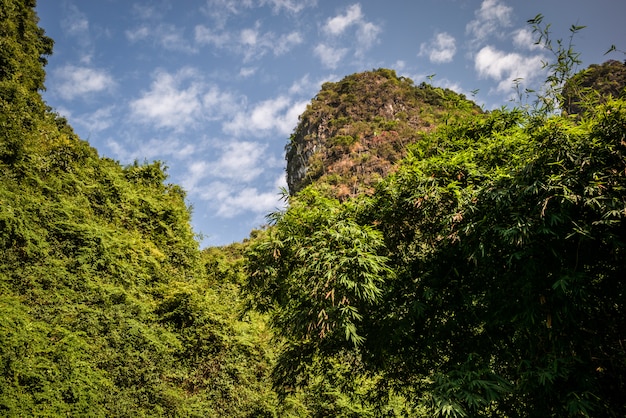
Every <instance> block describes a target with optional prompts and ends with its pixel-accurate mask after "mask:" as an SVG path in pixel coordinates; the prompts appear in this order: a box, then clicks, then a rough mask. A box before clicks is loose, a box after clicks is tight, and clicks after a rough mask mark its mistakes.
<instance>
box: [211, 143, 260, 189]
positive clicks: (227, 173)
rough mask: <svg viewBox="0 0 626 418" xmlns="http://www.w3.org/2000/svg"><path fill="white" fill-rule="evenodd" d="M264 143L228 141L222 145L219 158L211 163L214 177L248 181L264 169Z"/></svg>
mask: <svg viewBox="0 0 626 418" xmlns="http://www.w3.org/2000/svg"><path fill="white" fill-rule="evenodd" d="M266 149H267V145H266V144H261V143H258V142H250V141H239V142H229V143H227V144H225V145H224V146H223V152H222V154H221V155H220V157H219V159H218V160H217V161H216V162H215V163H213V164H211V170H210V171H211V173H212V174H213V175H214V176H215V177H221V178H227V179H233V180H237V181H239V182H248V181H251V180H253V179H254V178H256V177H258V176H259V175H260V174H261V173H262V172H263V170H264V168H263V165H264V164H263V163H264V161H263V158H264V153H265V150H266Z"/></svg>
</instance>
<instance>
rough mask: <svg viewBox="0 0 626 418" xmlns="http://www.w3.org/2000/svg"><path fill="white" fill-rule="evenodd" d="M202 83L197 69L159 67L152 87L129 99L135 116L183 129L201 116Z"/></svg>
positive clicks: (161, 125) (157, 123)
mask: <svg viewBox="0 0 626 418" xmlns="http://www.w3.org/2000/svg"><path fill="white" fill-rule="evenodd" d="M201 95H202V85H201V83H200V82H199V80H198V77H197V75H196V71H195V70H194V69H192V68H183V69H182V70H180V71H178V72H176V73H173V74H172V73H168V72H165V71H157V72H156V75H155V77H154V81H153V82H152V86H151V88H150V90H148V91H146V92H144V93H143V94H142V95H141V97H140V98H138V99H136V100H133V101H131V102H130V110H131V113H132V117H133V118H137V119H138V120H140V121H141V122H144V123H150V124H154V125H156V126H157V127H161V128H170V129H174V130H177V131H183V130H185V129H187V128H188V127H189V126H193V125H195V123H196V120H197V119H198V118H199V117H200V116H201V114H202V113H201V111H202V99H201Z"/></svg>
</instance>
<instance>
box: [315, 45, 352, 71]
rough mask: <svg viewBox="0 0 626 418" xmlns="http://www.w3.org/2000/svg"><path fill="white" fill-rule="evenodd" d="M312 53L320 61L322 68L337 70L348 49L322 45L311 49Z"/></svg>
mask: <svg viewBox="0 0 626 418" xmlns="http://www.w3.org/2000/svg"><path fill="white" fill-rule="evenodd" d="M313 53H314V54H315V55H316V56H317V57H318V58H319V59H320V61H322V65H324V67H327V68H337V66H338V65H339V63H340V62H341V60H342V59H343V57H345V56H346V54H347V53H348V48H336V47H333V46H330V45H326V44H323V43H322V44H318V45H317V46H316V47H315V48H314V49H313Z"/></svg>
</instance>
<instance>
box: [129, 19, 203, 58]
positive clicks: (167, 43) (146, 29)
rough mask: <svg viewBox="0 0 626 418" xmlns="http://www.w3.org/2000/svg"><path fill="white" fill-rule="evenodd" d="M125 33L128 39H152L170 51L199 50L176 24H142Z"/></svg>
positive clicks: (190, 51)
mask: <svg viewBox="0 0 626 418" xmlns="http://www.w3.org/2000/svg"><path fill="white" fill-rule="evenodd" d="M125 34H126V39H128V40H129V41H130V42H138V41H145V40H152V41H153V42H154V43H155V44H157V45H160V46H161V47H162V48H164V49H166V50H168V51H175V52H183V53H187V54H194V53H196V52H198V50H197V49H196V48H195V47H194V46H193V45H192V42H191V41H189V40H187V39H185V36H184V29H182V28H177V27H176V26H174V25H165V24H160V25H156V26H148V25H142V26H140V27H138V28H136V29H134V30H127V31H126V32H125ZM196 36H197V35H196Z"/></svg>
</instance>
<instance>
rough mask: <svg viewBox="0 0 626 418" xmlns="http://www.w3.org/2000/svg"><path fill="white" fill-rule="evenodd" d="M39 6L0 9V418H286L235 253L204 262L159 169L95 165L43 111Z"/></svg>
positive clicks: (156, 165)
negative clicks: (245, 312) (243, 294)
mask: <svg viewBox="0 0 626 418" xmlns="http://www.w3.org/2000/svg"><path fill="white" fill-rule="evenodd" d="M34 6H35V5H34V2H33V1H21V0H2V1H1V3H0V34H1V36H0V110H1V112H0V295H1V296H0V347H2V349H1V350H0V415H3V416H116V417H137V416H140V417H141V416H190V417H191V416H196V417H222V416H229V417H244V416H270V417H271V416H276V415H278V414H279V413H280V411H281V409H280V408H279V407H278V406H277V397H276V395H275V394H274V392H273V391H272V389H271V382H270V380H269V375H270V371H271V362H272V359H273V351H272V350H271V348H270V345H269V338H270V335H271V334H270V333H269V332H268V330H267V329H266V327H265V320H264V319H263V318H261V317H259V316H258V315H253V314H250V315H249V316H248V317H247V318H246V319H245V320H241V319H240V318H239V315H240V311H239V305H238V303H237V300H238V298H239V287H238V283H240V282H242V281H243V280H242V278H241V277H242V275H243V271H242V267H241V265H242V257H241V255H240V253H241V248H239V247H237V246H233V247H231V248H226V249H212V250H210V251H206V252H201V251H200V250H199V249H198V243H197V241H196V239H195V235H194V233H193V231H192V229H191V226H190V216H191V214H190V211H189V209H188V208H187V206H186V204H185V193H184V191H183V190H182V189H181V188H180V187H179V186H176V185H172V184H167V183H166V180H167V174H166V172H165V170H166V168H165V166H164V164H163V163H161V162H152V163H143V164H139V163H134V164H132V165H130V166H128V167H122V166H121V165H120V164H119V163H118V162H115V161H112V160H110V159H107V158H101V157H99V156H98V154H97V152H96V151H95V150H94V149H93V148H91V147H90V146H89V144H88V143H87V142H85V141H82V140H80V139H79V138H78V137H77V136H76V135H75V134H74V132H73V131H72V129H71V127H70V126H69V125H68V124H67V121H66V120H65V119H63V118H60V117H58V116H57V115H55V114H54V113H53V112H52V111H51V109H49V108H48V107H47V106H46V105H45V103H44V102H43V101H42V99H41V97H40V95H39V92H38V90H40V89H42V88H43V76H44V71H43V66H42V64H44V63H45V59H44V58H43V57H44V56H45V55H47V54H49V53H50V52H51V46H52V41H51V40H49V39H48V38H46V37H45V36H44V35H43V30H41V29H40V28H38V27H37V25H36V23H37V19H36V16H35V13H34ZM225 302H227V303H225Z"/></svg>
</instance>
